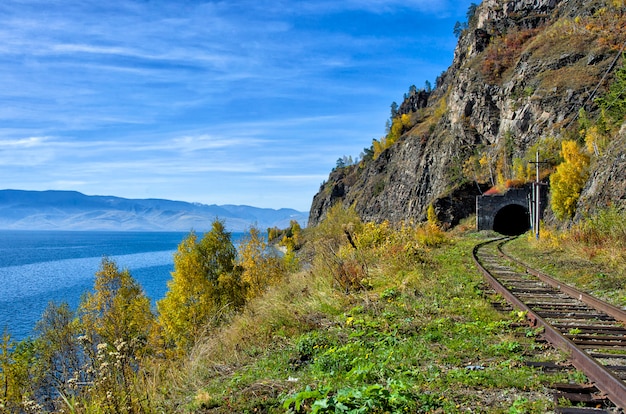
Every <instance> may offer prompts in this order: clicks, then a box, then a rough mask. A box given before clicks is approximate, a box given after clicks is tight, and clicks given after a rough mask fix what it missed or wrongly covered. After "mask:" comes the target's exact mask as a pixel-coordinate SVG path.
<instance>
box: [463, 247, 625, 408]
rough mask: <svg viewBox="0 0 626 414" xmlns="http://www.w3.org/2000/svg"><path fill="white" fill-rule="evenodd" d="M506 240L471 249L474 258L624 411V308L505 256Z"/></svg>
mask: <svg viewBox="0 0 626 414" xmlns="http://www.w3.org/2000/svg"><path fill="white" fill-rule="evenodd" d="M509 240H511V238H502V239H495V240H490V241H487V242H484V243H480V244H478V245H477V246H476V247H475V248H474V261H475V262H476V265H477V266H478V268H479V269H480V270H481V272H482V273H483V275H484V276H485V279H486V280H487V281H488V282H489V284H490V285H491V286H492V287H493V288H494V290H496V291H497V292H498V293H500V294H501V295H502V296H503V297H504V298H505V299H506V300H507V301H508V302H510V303H511V304H512V305H513V306H514V307H516V308H518V309H519V310H522V311H525V312H527V318H528V319H529V321H530V322H531V324H533V325H534V326H537V327H543V328H544V337H545V338H546V340H548V341H549V342H550V343H552V345H554V346H555V347H557V348H559V349H561V350H563V351H565V352H566V353H567V354H568V355H569V356H570V360H571V361H572V364H573V365H574V366H575V367H576V368H578V369H579V370H581V371H582V372H583V373H585V375H587V377H588V378H589V379H590V380H591V381H593V382H594V385H595V386H596V387H597V388H598V389H599V390H600V391H602V392H603V393H605V394H606V396H607V397H608V398H609V399H610V400H611V401H612V402H613V403H614V404H615V405H616V406H618V407H620V408H622V409H626V383H625V382H624V380H626V328H625V327H624V326H625V325H626V312H624V311H622V310H621V309H619V308H617V307H615V306H612V305H610V304H608V303H606V302H603V301H601V300H599V299H597V298H594V297H592V296H590V295H588V294H586V293H584V292H581V291H578V290H577V289H575V288H573V287H571V286H567V285H565V284H563V283H560V282H559V281H557V280H555V279H553V278H551V277H550V276H548V275H545V274H543V273H541V272H539V271H537V270H534V269H532V268H529V267H528V266H526V265H525V264H523V263H521V262H519V261H517V260H516V259H514V258H512V257H510V256H508V255H506V254H505V253H504V252H503V251H502V248H501V247H502V245H503V244H505V243H506V242H508V241H509Z"/></svg>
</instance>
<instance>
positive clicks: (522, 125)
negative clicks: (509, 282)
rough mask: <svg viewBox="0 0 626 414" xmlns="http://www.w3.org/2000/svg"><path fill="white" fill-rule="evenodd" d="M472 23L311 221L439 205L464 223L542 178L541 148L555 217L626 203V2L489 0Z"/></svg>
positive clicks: (332, 180)
mask: <svg viewBox="0 0 626 414" xmlns="http://www.w3.org/2000/svg"><path fill="white" fill-rule="evenodd" d="M467 17H468V21H467V22H464V23H458V24H457V26H456V27H455V32H456V33H457V34H458V35H459V42H458V45H457V48H456V50H455V57H454V60H453V62H452V65H451V66H450V67H449V69H448V70H447V71H446V72H444V73H442V74H441V75H440V76H439V77H438V78H437V79H436V81H435V87H434V89H430V83H429V82H426V84H425V87H424V88H423V89H417V88H415V87H414V86H412V87H411V88H409V92H408V93H407V94H405V96H404V99H403V101H402V103H401V104H400V105H397V104H396V103H393V104H392V106H391V117H390V120H389V122H388V124H387V126H388V133H387V135H386V136H384V137H381V138H380V139H378V140H374V141H373V142H372V145H371V147H369V148H365V149H364V151H363V153H362V154H361V156H360V158H359V159H358V162H353V163H352V164H350V165H339V164H338V166H337V168H336V169H335V170H333V171H332V172H331V173H330V176H329V179H328V180H327V181H326V182H324V183H323V184H322V186H321V187H320V190H319V192H318V194H317V195H316V196H315V198H314V200H313V203H312V206H311V211H310V215H309V225H315V224H317V223H319V221H320V220H321V219H322V218H323V217H324V216H325V214H326V212H327V211H328V209H329V208H330V207H331V206H333V205H335V204H337V203H340V204H342V205H344V206H345V207H349V206H353V207H354V208H355V210H356V212H357V213H358V214H359V216H360V217H361V218H362V219H364V220H366V221H370V220H371V221H375V222H382V221H384V220H390V221H392V222H399V221H402V220H417V221H424V220H425V219H426V212H427V209H428V207H429V206H431V205H432V206H434V208H435V210H436V214H437V216H438V217H439V219H440V220H441V221H442V222H445V223H448V224H450V225H456V224H457V223H458V222H459V221H460V220H461V219H463V218H464V217H468V216H469V215H471V214H473V213H474V197H475V196H476V195H479V194H482V193H484V192H485V191H489V190H490V189H491V190H490V191H491V192H503V191H506V189H507V188H509V187H516V186H522V185H524V184H525V183H527V182H529V181H533V180H535V179H536V178H537V177H536V175H535V168H534V165H533V164H532V162H533V161H535V157H536V154H537V152H538V153H539V155H540V160H541V162H542V164H541V169H540V179H541V180H542V181H543V182H545V183H547V184H550V183H551V184H552V187H551V190H552V191H551V195H552V197H553V198H552V200H551V206H552V208H551V210H550V211H549V213H548V219H549V220H555V219H556V220H559V221H561V222H562V223H567V222H568V221H569V220H571V219H572V218H575V219H576V220H578V219H580V218H581V217H583V216H585V215H586V214H588V213H591V212H594V211H596V209H597V208H603V207H607V206H610V205H613V204H617V205H619V206H621V207H622V208H623V207H624V206H626V178H625V177H626V161H625V159H624V152H623V149H624V144H625V142H626V141H625V136H624V134H625V133H626V132H625V130H626V127H624V121H625V119H626V118H625V114H626V111H625V108H624V102H625V101H626V95H625V93H624V85H625V81H624V76H625V75H624V74H625V73H626V72H625V71H626V69H624V62H625V58H624V46H625V45H626V34H625V33H626V7H625V6H624V2H623V1H621V0H617V1H612V0H611V1H591V2H590V1H578V0H568V1H566V0H560V1H557V0H541V1H525V0H517V1H507V2H504V1H496V0H488V1H487V0H486V1H483V2H482V3H481V4H480V5H478V6H477V5H475V4H474V5H472V6H471V7H470V9H469V10H468V14H467ZM609 171H610V172H609ZM553 173H555V174H554V175H553ZM551 178H552V180H551ZM579 200H580V203H579Z"/></svg>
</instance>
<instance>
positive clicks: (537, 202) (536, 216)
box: [530, 150, 547, 240]
mask: <svg viewBox="0 0 626 414" xmlns="http://www.w3.org/2000/svg"><path fill="white" fill-rule="evenodd" d="M530 163H531V164H535V171H536V179H535V182H534V183H533V196H534V197H535V199H534V200H533V201H534V208H533V209H532V210H533V211H532V217H531V223H532V227H533V230H534V231H535V238H536V239H537V240H539V225H540V223H541V217H540V211H541V185H542V184H541V183H540V182H539V164H547V163H546V162H545V161H539V150H537V155H536V159H535V161H534V162H533V161H531V162H530Z"/></svg>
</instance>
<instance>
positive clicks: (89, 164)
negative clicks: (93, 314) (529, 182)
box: [0, 0, 472, 211]
mask: <svg viewBox="0 0 626 414" xmlns="http://www.w3.org/2000/svg"><path fill="white" fill-rule="evenodd" d="M470 3H472V1H464V0H458V1H457V0H344V1H337V0H303V1H281V0H276V1H273V0H270V1H262V0H261V1H259V0H250V1H248V0H231V1H223V2H222V1H194V0H179V1H164V0H135V1H130V0H110V1H102V0H97V1H94V0H80V1H76V0H3V1H2V2H0V62H1V63H0V188H12V189H24V190H49V189H53V190H76V191H80V192H83V193H85V194H89V195H115V196H120V197H127V198H166V199H173V200H181V201H190V202H200V203H205V204H247V205H252V206H257V207H269V208H282V207H288V208H295V209H298V210H301V211H308V209H309V207H310V204H311V201H312V199H313V196H314V195H315V193H316V192H317V190H318V189H319V186H320V184H321V183H322V182H323V181H324V180H325V179H327V178H328V174H329V172H330V171H331V169H332V168H333V167H334V166H335V165H336V161H337V159H338V158H340V157H342V156H344V155H347V156H348V155H349V156H352V157H357V156H358V155H359V154H360V153H361V151H362V150H363V148H365V147H369V146H370V144H371V141H372V139H373V138H380V137H381V136H382V135H384V133H385V122H386V120H387V119H388V118H389V108H390V104H391V102H392V101H396V102H398V103H400V102H401V100H402V96H403V94H404V93H405V92H407V91H408V89H409V86H411V85H412V84H414V85H416V86H417V87H418V88H419V87H423V86H424V82H425V81H426V80H428V81H430V82H431V83H432V84H433V85H434V81H435V77H436V76H437V75H439V74H440V73H441V72H442V71H443V70H445V69H446V68H447V67H448V66H449V65H450V64H451V63H452V57H453V51H454V47H455V45H456V39H455V37H454V35H453V33H452V31H453V27H454V23H455V22H456V21H465V14H466V12H467V9H468V7H469V5H470Z"/></svg>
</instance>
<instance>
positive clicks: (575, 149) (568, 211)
mask: <svg viewBox="0 0 626 414" xmlns="http://www.w3.org/2000/svg"><path fill="white" fill-rule="evenodd" d="M561 155H562V156H563V160H564V161H563V162H562V163H561V164H559V165H558V166H557V167H556V172H555V173H554V174H552V177H551V178H550V193H551V199H550V206H551V207H552V211H554V214H555V215H556V217H557V218H558V219H560V220H565V219H569V218H572V217H573V216H574V213H575V212H576V204H577V203H578V198H579V197H580V193H581V191H582V189H583V187H584V185H585V182H586V181H587V178H588V177H589V156H588V155H587V154H586V153H585V152H584V150H583V149H582V148H581V147H580V146H579V145H578V143H577V142H576V141H571V140H567V141H563V142H562V143H561Z"/></svg>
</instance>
